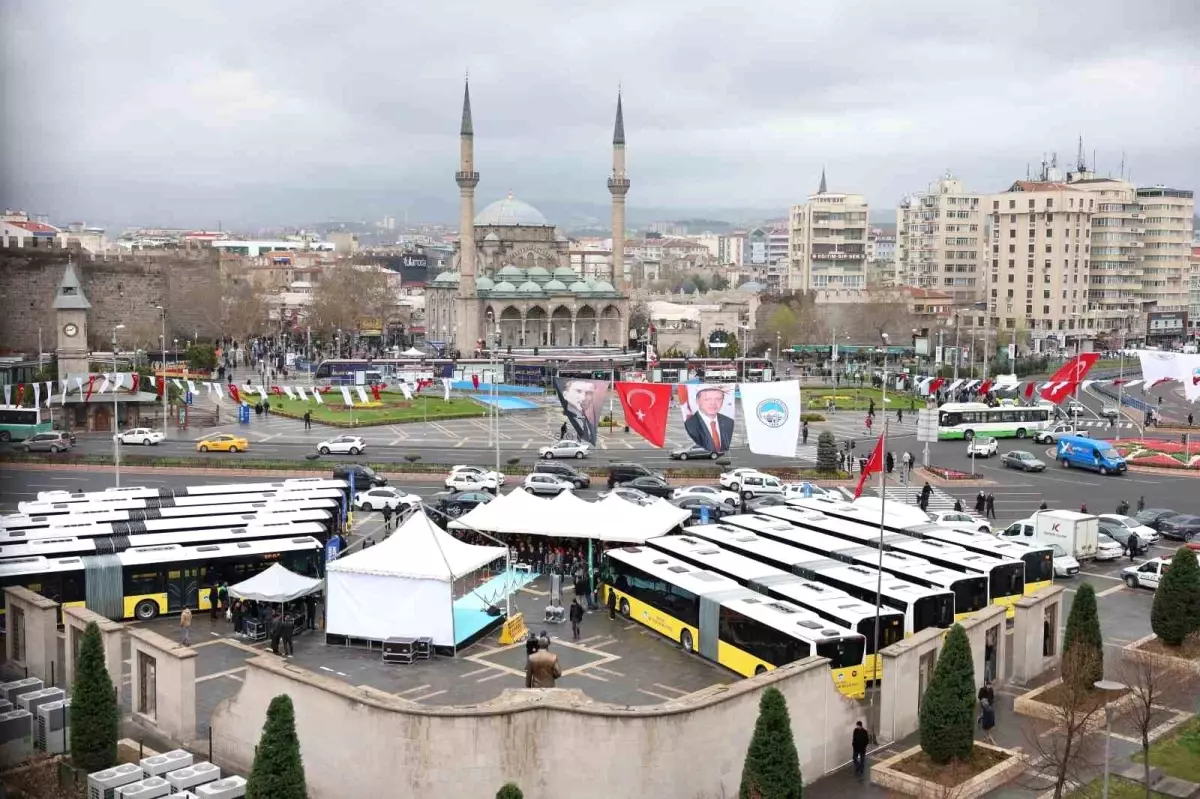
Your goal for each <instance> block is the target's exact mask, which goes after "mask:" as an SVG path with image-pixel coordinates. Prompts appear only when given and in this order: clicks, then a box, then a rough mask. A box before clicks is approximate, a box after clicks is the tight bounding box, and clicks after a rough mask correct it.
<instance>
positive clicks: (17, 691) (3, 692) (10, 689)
mask: <svg viewBox="0 0 1200 799" xmlns="http://www.w3.org/2000/svg"><path fill="white" fill-rule="evenodd" d="M45 687H46V686H45V685H43V684H42V681H41V680H39V679H38V678H37V677H26V678H25V679H23V680H13V681H12V682H0V699H4V700H7V701H8V702H9V703H10V704H12V706H13V707H16V706H17V697H18V696H20V695H21V694H27V693H29V692H30V691H40V690H42V689H43V688H45Z"/></svg>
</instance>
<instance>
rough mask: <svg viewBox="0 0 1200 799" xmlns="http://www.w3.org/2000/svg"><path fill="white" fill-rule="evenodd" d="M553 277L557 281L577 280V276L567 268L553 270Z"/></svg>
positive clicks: (572, 270) (561, 267)
mask: <svg viewBox="0 0 1200 799" xmlns="http://www.w3.org/2000/svg"><path fill="white" fill-rule="evenodd" d="M554 276H555V277H556V278H558V279H559V280H578V279H579V275H578V273H576V272H575V270H574V269H572V268H571V267H569V266H560V267H558V268H557V269H555V270H554Z"/></svg>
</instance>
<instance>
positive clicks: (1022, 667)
mask: <svg viewBox="0 0 1200 799" xmlns="http://www.w3.org/2000/svg"><path fill="white" fill-rule="evenodd" d="M1063 590H1064V589H1063V587H1062V586H1061V585H1050V586H1046V587H1045V588H1043V589H1041V590H1039V591H1035V592H1034V593H1033V594H1030V595H1029V596H1027V597H1023V598H1022V599H1021V600H1019V601H1018V602H1017V605H1016V607H1015V608H1014V611H1015V613H1016V616H1015V617H1014V619H1013V635H1012V649H1013V659H1012V664H1013V665H1012V675H1011V677H1012V681H1013V682H1014V683H1016V684H1017V685H1026V684H1028V683H1029V682H1030V681H1032V680H1033V679H1034V678H1036V677H1037V676H1038V675H1040V674H1043V673H1045V672H1046V671H1048V670H1050V669H1054V668H1057V667H1058V666H1059V664H1060V663H1061V662H1062V642H1061V636H1060V635H1059V630H1060V629H1061V628H1062V626H1063V625H1064V624H1066V616H1065V615H1063V598H1064V594H1063ZM1050 611H1053V613H1054V620H1053V622H1052V623H1051V625H1050V634H1051V635H1052V636H1054V647H1053V651H1052V652H1051V653H1050V654H1049V655H1046V654H1045V648H1044V643H1045V626H1044V622H1045V621H1046V614H1047V612H1050Z"/></svg>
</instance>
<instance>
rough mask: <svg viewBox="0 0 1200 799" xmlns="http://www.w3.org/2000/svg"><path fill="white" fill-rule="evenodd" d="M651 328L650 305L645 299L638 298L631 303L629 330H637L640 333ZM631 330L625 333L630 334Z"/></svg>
mask: <svg viewBox="0 0 1200 799" xmlns="http://www.w3.org/2000/svg"><path fill="white" fill-rule="evenodd" d="M649 328H650V306H649V305H647V304H646V302H645V301H644V300H638V301H636V302H631V303H630V304H629V330H636V331H638V333H643V334H644V333H645V332H646V331H647V330H648V329H649ZM629 330H626V331H625V335H627V336H628V335H629Z"/></svg>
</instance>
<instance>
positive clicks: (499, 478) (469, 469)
mask: <svg viewBox="0 0 1200 799" xmlns="http://www.w3.org/2000/svg"><path fill="white" fill-rule="evenodd" d="M462 472H465V473H467V474H480V475H484V476H487V477H490V478H492V479H494V480H495V481H496V483H497V484H498V485H504V481H505V480H506V479H507V478H506V477H505V476H504V475H503V474H501V473H500V472H495V471H492V470H491V469H485V468H484V467H482V466H464V465H459V466H451V467H450V475H451V476H453V475H456V474H459V473H462ZM447 488H449V485H447Z"/></svg>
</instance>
